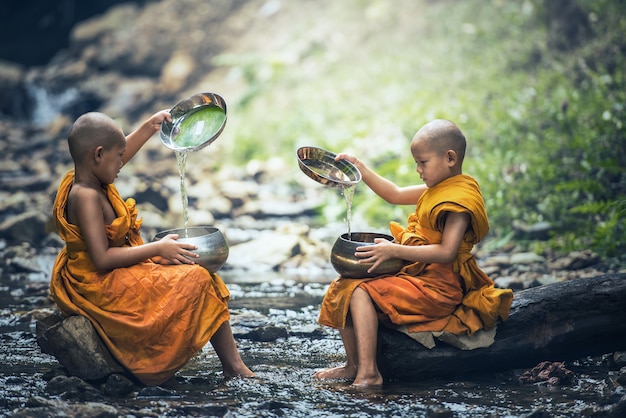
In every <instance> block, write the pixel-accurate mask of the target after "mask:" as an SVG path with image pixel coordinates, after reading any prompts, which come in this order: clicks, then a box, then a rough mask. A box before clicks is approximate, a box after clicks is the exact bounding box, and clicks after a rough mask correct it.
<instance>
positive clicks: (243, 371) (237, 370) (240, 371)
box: [224, 363, 256, 378]
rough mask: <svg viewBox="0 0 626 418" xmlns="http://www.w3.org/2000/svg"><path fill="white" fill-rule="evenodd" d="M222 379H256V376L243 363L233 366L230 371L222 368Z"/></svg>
mask: <svg viewBox="0 0 626 418" xmlns="http://www.w3.org/2000/svg"><path fill="white" fill-rule="evenodd" d="M224 377H226V378H230V377H256V374H254V372H253V371H252V370H250V369H249V368H248V366H246V365H245V364H244V363H241V364H239V365H237V366H234V367H233V368H232V369H231V368H229V369H228V370H226V368H224Z"/></svg>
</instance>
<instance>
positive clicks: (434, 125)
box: [413, 119, 466, 162]
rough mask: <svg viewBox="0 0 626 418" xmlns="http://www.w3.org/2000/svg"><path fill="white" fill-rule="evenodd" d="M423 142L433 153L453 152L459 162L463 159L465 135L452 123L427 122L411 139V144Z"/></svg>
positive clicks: (439, 120)
mask: <svg viewBox="0 0 626 418" xmlns="http://www.w3.org/2000/svg"><path fill="white" fill-rule="evenodd" d="M424 140H425V141H428V144H429V147H431V149H432V150H433V151H435V152H438V153H441V154H443V153H445V152H446V151H448V150H453V151H454V152H456V154H457V156H458V157H459V161H461V162H462V161H463V158H464V157H465V146H466V145H465V135H463V132H461V130H460V129H459V127H458V126H456V125H455V124H454V122H451V121H449V120H445V119H435V120H433V121H431V122H428V123H427V124H426V125H424V126H422V127H421V128H420V130H419V131H417V133H416V134H415V136H414V137H413V142H416V141H424Z"/></svg>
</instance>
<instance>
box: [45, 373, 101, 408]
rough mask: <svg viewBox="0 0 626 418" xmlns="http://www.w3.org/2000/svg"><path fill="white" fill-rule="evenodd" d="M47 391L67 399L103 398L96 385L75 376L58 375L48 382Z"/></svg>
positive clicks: (87, 400)
mask: <svg viewBox="0 0 626 418" xmlns="http://www.w3.org/2000/svg"><path fill="white" fill-rule="evenodd" d="M46 391H47V392H48V393H49V394H51V395H59V396H60V397H61V398H63V399H66V400H73V401H81V402H94V401H99V400H102V399H103V396H102V393H100V391H98V389H96V388H95V387H94V386H92V385H90V384H88V383H87V382H85V381H84V380H82V379H80V378H78V377H75V376H69V377H68V376H57V377H55V378H53V379H52V380H50V381H49V382H48V385H47V387H46Z"/></svg>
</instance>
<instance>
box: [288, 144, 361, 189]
mask: <svg viewBox="0 0 626 418" xmlns="http://www.w3.org/2000/svg"><path fill="white" fill-rule="evenodd" d="M296 154H297V156H298V165H299V166H300V170H302V172H304V174H306V175H307V176H309V177H310V178H312V179H313V180H315V181H316V182H318V183H321V184H323V185H325V186H329V187H334V188H336V189H345V188H348V187H351V186H356V184H357V183H358V182H360V181H361V172H360V171H359V169H358V168H356V167H355V166H354V164H352V163H351V162H350V161H348V160H340V161H335V157H336V155H335V154H333V153H332V152H330V151H326V150H324V149H321V148H316V147H301V148H298V151H297V152H296Z"/></svg>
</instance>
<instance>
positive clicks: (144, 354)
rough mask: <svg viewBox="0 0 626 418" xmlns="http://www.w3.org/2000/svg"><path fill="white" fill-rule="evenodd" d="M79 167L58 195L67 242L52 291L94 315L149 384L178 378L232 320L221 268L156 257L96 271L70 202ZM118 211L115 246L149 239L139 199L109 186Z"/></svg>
mask: <svg viewBox="0 0 626 418" xmlns="http://www.w3.org/2000/svg"><path fill="white" fill-rule="evenodd" d="M73 180H74V172H73V171H70V172H68V173H67V174H66V175H65V177H63V180H62V181H61V185H60V186H59V190H58V192H57V196H56V199H55V202H54V208H53V210H54V214H53V216H54V220H55V222H56V226H57V230H58V233H59V235H60V236H61V238H63V240H64V241H65V243H66V247H65V248H64V249H63V250H61V252H60V253H59V255H58V257H57V259H56V262H55V265H54V269H53V271H52V278H51V282H50V293H51V295H52V297H53V299H54V301H55V302H56V304H57V305H58V306H59V308H60V309H61V311H62V312H63V313H64V314H65V315H83V316H85V317H87V318H88V319H89V320H90V321H91V323H92V324H93V326H94V327H95V329H96V330H97V332H98V334H99V335H100V336H101V337H102V339H103V340H104V342H105V344H106V345H107V347H108V348H109V350H110V351H111V353H112V354H113V356H114V357H115V358H116V359H117V360H118V361H119V362H120V364H122V365H123V366H124V367H126V368H127V369H128V370H129V371H130V372H131V373H133V375H135V376H136V377H137V378H138V379H139V380H140V381H141V382H142V383H144V384H146V385H158V384H161V383H163V382H165V381H166V380H167V379H169V378H170V377H172V376H173V375H174V374H175V373H176V371H177V370H179V369H180V368H181V367H182V366H183V365H184V364H185V363H186V362H187V361H188V360H189V359H190V358H191V357H192V356H193V355H194V354H196V353H197V352H198V351H199V350H201V349H202V347H203V346H204V345H205V344H206V343H207V342H208V341H209V340H210V338H211V337H212V336H213V334H214V333H215V332H216V331H217V329H218V328H219V327H220V326H221V325H222V324H223V323H224V321H227V320H228V319H229V312H228V306H227V301H228V298H229V292H228V289H227V288H226V285H225V284H224V282H223V281H222V279H221V278H220V277H219V276H218V275H217V274H210V273H209V272H208V271H207V270H205V269H204V268H203V267H201V266H199V265H169V266H168V265H160V264H157V263H153V262H151V261H149V260H147V261H146V262H143V263H139V264H136V265H133V266H131V267H127V268H117V269H114V270H112V271H108V272H96V269H95V267H94V265H93V262H92V260H91V258H90V257H89V254H88V253H87V248H86V247H85V242H84V241H83V238H82V236H81V233H80V229H79V228H78V227H77V226H75V225H72V224H70V223H68V221H67V219H66V217H65V206H66V203H67V197H68V193H69V191H70V188H71V187H72V183H73ZM105 192H106V194H107V196H108V199H109V201H110V202H111V204H112V205H113V208H114V209H115V212H116V213H117V215H118V217H117V218H116V219H115V220H114V221H113V222H112V223H111V224H110V225H107V227H106V234H107V237H108V239H109V245H110V246H113V247H124V246H135V245H141V244H142V243H143V242H142V239H141V236H140V234H139V227H140V226H141V220H138V219H137V209H136V207H135V201H134V200H133V199H128V200H127V201H126V202H124V201H123V200H122V198H121V197H120V195H119V193H118V192H117V189H116V188H115V186H114V185H113V184H111V185H109V186H107V187H106V190H105Z"/></svg>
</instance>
